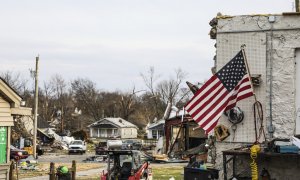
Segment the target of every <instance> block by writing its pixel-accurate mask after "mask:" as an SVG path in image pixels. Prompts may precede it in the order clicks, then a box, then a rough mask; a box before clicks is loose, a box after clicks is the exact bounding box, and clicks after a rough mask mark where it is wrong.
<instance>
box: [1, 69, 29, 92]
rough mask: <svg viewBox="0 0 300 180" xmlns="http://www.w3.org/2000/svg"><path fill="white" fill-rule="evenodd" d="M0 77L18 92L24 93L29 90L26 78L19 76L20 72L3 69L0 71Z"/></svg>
mask: <svg viewBox="0 0 300 180" xmlns="http://www.w3.org/2000/svg"><path fill="white" fill-rule="evenodd" d="M0 76H1V78H2V79H3V80H4V81H5V82H6V83H7V84H8V85H9V86H10V87H12V88H13V89H14V90H15V91H16V92H18V94H20V95H24V94H25V93H27V92H28V91H29V89H28V87H27V86H28V84H27V82H28V80H27V79H25V78H24V77H23V76H21V74H20V73H14V72H13V71H5V72H3V73H1V75H0Z"/></svg>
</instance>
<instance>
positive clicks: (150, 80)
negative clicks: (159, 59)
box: [141, 66, 161, 117]
mask: <svg viewBox="0 0 300 180" xmlns="http://www.w3.org/2000/svg"><path fill="white" fill-rule="evenodd" d="M141 76H142V78H143V80H144V83H145V85H146V87H147V88H148V93H150V94H151V96H152V97H151V99H150V102H149V103H153V104H154V107H155V108H154V111H155V117H160V115H161V111H160V106H159V104H160V99H159V95H158V93H157V91H156V88H155V86H156V81H157V79H158V77H157V76H155V71H154V67H153V66H151V67H150V68H149V70H148V72H147V74H142V73H141Z"/></svg>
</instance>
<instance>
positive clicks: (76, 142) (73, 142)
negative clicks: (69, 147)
mask: <svg viewBox="0 0 300 180" xmlns="http://www.w3.org/2000/svg"><path fill="white" fill-rule="evenodd" d="M71 144H75V145H79V144H80V145H81V144H82V141H72V142H71Z"/></svg>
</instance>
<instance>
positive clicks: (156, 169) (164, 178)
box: [152, 164, 184, 180]
mask: <svg viewBox="0 0 300 180" xmlns="http://www.w3.org/2000/svg"><path fill="white" fill-rule="evenodd" d="M183 166H184V165H182V166H179V165H176V166H169V165H168V164H164V166H156V165H154V164H152V168H153V179H154V180H169V179H170V178H172V177H173V178H174V179H175V180H182V179H183Z"/></svg>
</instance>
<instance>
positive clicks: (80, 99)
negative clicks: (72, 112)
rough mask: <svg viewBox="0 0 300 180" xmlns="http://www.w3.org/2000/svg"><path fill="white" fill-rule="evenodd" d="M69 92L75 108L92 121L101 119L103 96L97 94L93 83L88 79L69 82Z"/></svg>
mask: <svg viewBox="0 0 300 180" xmlns="http://www.w3.org/2000/svg"><path fill="white" fill-rule="evenodd" d="M71 90H72V94H73V99H74V100H75V105H76V107H78V108H79V109H81V110H82V112H83V113H85V114H86V115H90V116H91V117H93V119H94V120H99V119H100V118H101V117H102V115H103V106H102V104H103V103H102V99H103V97H104V96H102V95H101V94H100V93H99V92H98V90H97V89H96V86H95V83H94V82H92V81H91V80H89V79H81V78H79V79H76V80H74V81H72V82H71Z"/></svg>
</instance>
